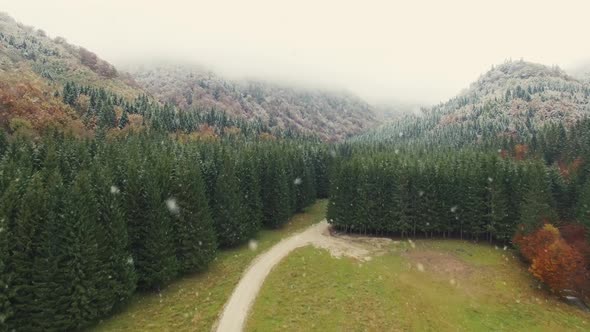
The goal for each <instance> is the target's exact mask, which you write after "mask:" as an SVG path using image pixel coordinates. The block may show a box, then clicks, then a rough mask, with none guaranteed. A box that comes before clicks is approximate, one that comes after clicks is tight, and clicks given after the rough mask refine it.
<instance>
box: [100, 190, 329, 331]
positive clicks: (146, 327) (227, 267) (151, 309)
mask: <svg viewBox="0 0 590 332" xmlns="http://www.w3.org/2000/svg"><path fill="white" fill-rule="evenodd" d="M326 204H327V201H326V200H322V201H318V202H317V203H316V204H314V205H313V206H311V207H309V208H308V209H307V210H306V211H305V212H304V213H301V214H298V215H296V216H294V217H293V218H292V219H291V220H290V222H289V223H288V224H287V225H285V226H284V227H283V228H282V229H280V230H272V231H270V230H263V231H261V232H260V233H259V234H258V237H257V239H256V240H257V241H258V247H257V249H256V250H251V249H250V248H249V246H248V245H247V244H245V245H243V246H241V247H238V248H235V249H231V250H223V251H221V252H220V253H219V255H218V256H217V259H216V260H215V262H214V263H213V264H212V266H211V267H210V268H209V270H208V271H206V272H203V273H198V274H195V275H192V276H186V277H184V278H182V279H179V280H177V281H175V282H174V283H173V284H171V285H169V286H168V287H167V288H166V289H164V290H162V292H160V293H150V294H138V295H136V296H135V297H134V298H133V300H132V301H131V303H130V304H129V305H128V306H126V307H125V308H123V310H122V311H121V312H120V313H118V314H116V315H114V316H112V317H111V318H109V319H107V320H105V321H103V322H101V323H100V324H98V325H97V326H95V327H94V328H92V329H91V330H92V331H209V330H210V329H211V327H212V325H213V324H214V322H215V320H216V319H217V315H218V314H219V313H220V311H221V310H222V308H223V305H224V304H225V302H226V301H227V299H228V298H229V296H230V294H231V292H232V290H233V289H234V287H235V285H236V284H237V283H238V281H239V279H240V277H241V276H242V273H243V272H244V271H245V270H246V268H247V267H248V265H249V264H250V262H251V261H252V259H253V258H254V257H256V255H258V254H259V253H261V252H263V251H265V250H266V249H268V248H270V247H271V246H273V245H274V244H275V243H277V242H279V241H280V240H281V239H283V238H284V237H287V236H289V235H291V234H293V233H295V232H297V231H300V230H302V229H304V228H307V227H308V226H309V225H311V224H314V223H316V222H319V221H321V220H322V219H324V217H325V210H326Z"/></svg>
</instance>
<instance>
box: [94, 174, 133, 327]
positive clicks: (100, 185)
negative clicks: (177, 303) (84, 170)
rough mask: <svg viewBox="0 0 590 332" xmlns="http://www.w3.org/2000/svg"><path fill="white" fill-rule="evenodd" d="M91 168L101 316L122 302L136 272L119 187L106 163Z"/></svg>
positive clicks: (97, 299)
mask: <svg viewBox="0 0 590 332" xmlns="http://www.w3.org/2000/svg"><path fill="white" fill-rule="evenodd" d="M99 167H100V169H98V167H97V169H94V170H93V172H92V179H93V182H94V194H95V197H96V199H97V207H98V211H97V212H98V223H97V232H96V238H97V245H98V248H99V253H98V259H99V264H100V266H99V269H98V273H97V275H96V279H97V284H96V291H97V297H96V299H95V304H96V306H97V308H98V315H99V316H101V317H102V316H105V315H107V314H109V313H110V312H112V311H113V309H114V308H115V307H117V306H118V305H119V304H121V303H125V302H126V301H127V300H128V299H129V298H130V297H131V295H132V294H133V292H134V291H135V287H136V275H135V270H134V268H133V265H132V264H131V262H132V261H131V253H130V251H129V239H128V235H127V225H126V223H125V218H124V214H123V210H122V206H121V203H122V202H121V197H120V189H119V188H118V187H116V186H114V181H113V180H114V179H113V177H112V176H111V175H110V173H109V172H108V170H107V167H106V165H101V166H99Z"/></svg>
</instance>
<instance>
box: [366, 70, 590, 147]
mask: <svg viewBox="0 0 590 332" xmlns="http://www.w3.org/2000/svg"><path fill="white" fill-rule="evenodd" d="M589 102H590V85H589V84H588V83H586V82H583V81H580V80H578V79H575V78H573V77H571V76H569V75H567V74H566V73H565V72H564V71H563V70H561V69H559V68H558V67H547V66H544V65H540V64H534V63H529V62H525V61H516V62H506V63H504V64H502V65H499V66H496V67H493V68H492V69H491V70H490V71H488V72H487V73H485V74H483V75H482V76H481V77H480V78H479V79H478V80H477V81H476V82H474V83H472V84H471V86H470V87H469V88H468V89H467V90H465V91H464V92H462V93H461V94H459V95H458V96H456V97H454V98H452V99H450V100H449V101H447V102H446V103H442V104H440V105H437V106H434V107H432V108H431V109H426V110H423V112H422V114H421V115H408V116H405V117H403V118H401V119H399V120H397V121H394V122H392V123H390V124H387V125H384V126H382V127H379V128H377V129H375V130H371V131H369V132H368V133H365V134H363V135H361V136H359V137H358V138H356V139H359V140H363V139H365V140H385V141H392V142H406V143H426V144H429V143H434V142H447V143H449V144H450V145H455V146H460V145H463V144H466V143H472V142H476V141H481V140H482V139H486V138H491V137H498V136H512V137H519V136H520V137H527V136H530V135H531V133H533V132H535V131H536V130H538V129H539V128H541V127H543V126H545V125H547V124H549V123H563V124H565V125H569V124H572V123H574V122H575V121H576V120H578V119H581V118H582V117H584V116H587V115H589V114H590V104H589Z"/></svg>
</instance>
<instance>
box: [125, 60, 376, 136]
mask: <svg viewBox="0 0 590 332" xmlns="http://www.w3.org/2000/svg"><path fill="white" fill-rule="evenodd" d="M133 75H134V78H135V79H136V80H137V81H138V82H139V83H140V84H141V85H142V86H143V87H144V88H145V89H146V90H147V91H149V92H150V93H151V94H152V95H154V96H155V97H156V98H158V99H159V100H160V101H161V102H167V103H172V104H174V105H177V106H178V107H180V108H181V109H184V110H188V109H198V110H199V111H207V110H208V109H211V108H214V109H217V110H221V111H224V112H226V113H227V114H228V115H230V116H234V117H241V118H245V119H253V120H261V121H262V122H263V123H265V124H267V125H269V126H270V127H279V128H282V129H291V130H294V131H297V132H303V133H311V134H315V135H318V136H320V137H322V138H323V139H339V138H343V137H346V136H349V135H351V134H355V133H359V132H362V131H363V130H366V129H368V128H371V127H374V126H375V125H376V124H377V118H376V115H375V114H374V112H373V111H372V109H371V107H370V106H369V104H367V103H366V102H364V101H363V100H361V99H359V98H357V97H355V96H353V95H350V94H346V93H336V92H329V91H321V90H311V89H309V90H307V89H303V88H295V87H288V86H283V85H279V84H272V83H266V82H261V81H231V80H226V79H224V78H222V77H220V76H218V75H215V74H213V73H211V72H206V71H203V70H199V69H195V68H189V67H187V66H160V67H155V68H151V69H139V70H135V71H133Z"/></svg>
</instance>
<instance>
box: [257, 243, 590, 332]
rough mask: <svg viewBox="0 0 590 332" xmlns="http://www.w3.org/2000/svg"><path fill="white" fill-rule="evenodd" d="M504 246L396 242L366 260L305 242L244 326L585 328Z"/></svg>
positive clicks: (588, 324)
mask: <svg viewBox="0 0 590 332" xmlns="http://www.w3.org/2000/svg"><path fill="white" fill-rule="evenodd" d="M538 287H539V285H538V284H537V283H536V281H535V280H534V279H532V277H531V276H530V274H529V273H528V272H527V271H526V269H525V268H524V267H523V265H522V264H521V263H520V261H519V260H518V258H515V257H514V256H513V253H512V252H511V251H510V250H503V248H495V247H493V246H488V245H476V244H472V243H468V242H462V241H456V240H419V241H416V242H414V245H411V244H410V243H408V242H407V241H395V242H392V243H391V244H389V245H388V246H387V247H386V250H385V253H384V254H382V255H380V256H374V257H373V258H372V259H371V260H370V261H368V262H360V261H358V260H355V259H352V258H341V259H335V258H332V256H331V255H330V253H329V252H327V251H325V250H321V249H316V248H313V247H305V248H301V249H298V250H296V251H295V252H293V253H291V255H290V256H288V257H287V258H286V259H285V260H284V261H283V262H281V263H280V264H279V266H278V267H277V268H276V269H275V270H274V271H273V272H272V273H271V275H270V276H269V277H268V278H267V280H266V282H265V284H264V285H263V288H262V290H261V293H260V294H259V296H258V298H257V300H256V303H255V305H254V307H253V310H252V313H251V315H250V319H249V321H248V325H247V329H246V330H247V331H569V330H574V331H577V330H579V331H589V330H590V315H588V314H585V313H583V312H581V311H579V310H577V309H575V308H573V307H570V306H568V305H566V304H564V303H562V302H560V301H558V300H557V299H556V298H554V297H553V296H551V295H550V294H548V293H547V292H546V291H544V290H541V289H539V288H538Z"/></svg>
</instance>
